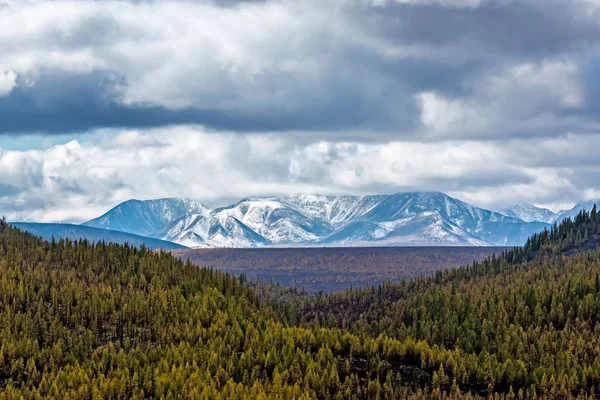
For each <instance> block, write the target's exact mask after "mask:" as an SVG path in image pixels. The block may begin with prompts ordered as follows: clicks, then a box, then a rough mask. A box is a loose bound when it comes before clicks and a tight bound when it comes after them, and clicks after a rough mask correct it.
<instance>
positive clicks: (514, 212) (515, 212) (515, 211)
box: [500, 204, 556, 223]
mask: <svg viewBox="0 0 600 400" xmlns="http://www.w3.org/2000/svg"><path fill="white" fill-rule="evenodd" d="M500 213H501V214H503V215H506V216H508V217H513V218H519V219H522V220H523V221H525V222H548V223H552V222H554V220H555V217H556V214H555V213H554V212H552V211H550V210H548V209H547V208H541V207H536V206H534V205H533V204H518V205H516V206H514V207H511V208H507V209H504V210H500Z"/></svg>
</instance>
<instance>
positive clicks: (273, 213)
mask: <svg viewBox="0 0 600 400" xmlns="http://www.w3.org/2000/svg"><path fill="white" fill-rule="evenodd" d="M512 212H513V213H514V214H511V215H509V214H508V212H505V213H500V212H494V211H489V210H485V209H482V208H478V207H474V206H472V205H469V204H467V203H465V202H463V201H460V200H457V199H455V198H452V197H450V196H447V195H445V194H443V193H439V192H411V193H396V194H390V195H371V196H319V195H296V196H284V197H266V198H245V199H243V200H241V201H239V202H238V203H235V204H232V205H230V206H227V207H221V208H216V209H210V208H208V207H206V206H204V205H202V204H201V203H200V202H197V201H192V200H182V199H160V200H148V201H139V200H130V201H126V202H124V203H122V204H119V205H118V206H116V207H115V208H113V209H112V210H110V211H108V212H107V213H106V214H104V215H102V216H100V217H98V218H96V219H93V220H91V221H88V222H85V223H84V224H83V225H85V226H90V227H95V228H101V229H118V230H122V231H125V232H128V233H134V234H138V235H145V236H148V237H151V238H156V239H161V240H165V241H170V242H174V243H178V244H180V245H183V246H187V247H193V248H199V247H264V246H279V247H284V246H305V247H310V246H431V245H438V246H492V245H493V246H513V245H519V244H522V243H523V242H524V241H525V240H526V238H527V237H529V236H530V235H531V234H532V233H535V232H539V231H541V230H543V229H544V228H545V227H548V226H549V225H548V224H549V221H548V219H549V217H548V218H544V220H542V221H540V220H537V219H531V218H528V219H529V220H526V219H525V217H526V216H524V215H521V216H519V214H516V212H517V209H515V210H513V211H512Z"/></svg>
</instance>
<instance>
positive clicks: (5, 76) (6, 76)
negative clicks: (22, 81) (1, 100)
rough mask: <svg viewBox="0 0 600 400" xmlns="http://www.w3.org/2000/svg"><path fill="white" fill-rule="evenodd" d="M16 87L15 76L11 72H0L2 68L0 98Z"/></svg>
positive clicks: (0, 73)
mask: <svg viewBox="0 0 600 400" xmlns="http://www.w3.org/2000/svg"><path fill="white" fill-rule="evenodd" d="M16 85H17V74H15V73H14V72H13V71H4V72H2V68H0V97H2V96H6V95H8V94H10V92H12V90H13V89H14V88H15V86H16Z"/></svg>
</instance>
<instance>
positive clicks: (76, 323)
mask: <svg viewBox="0 0 600 400" xmlns="http://www.w3.org/2000/svg"><path fill="white" fill-rule="evenodd" d="M598 234H600V218H599V216H598V214H597V213H596V209H595V208H594V209H593V210H592V211H591V212H590V213H586V212H581V213H579V214H578V215H577V217H576V218H575V220H574V221H571V220H567V221H564V222H563V223H561V224H560V225H556V226H554V227H553V228H552V229H550V230H548V231H545V232H543V233H541V234H539V235H535V236H533V237H532V238H530V240H528V241H527V244H526V245H525V246H523V247H519V248H515V249H513V250H507V251H504V252H503V253H502V254H501V255H498V256H494V257H491V258H488V259H486V260H484V261H483V262H479V263H473V264H472V265H471V266H469V267H468V268H462V269H456V270H451V271H444V272H438V273H437V274H436V275H435V276H434V277H429V278H419V279H415V280H411V281H408V282H402V283H397V284H384V285H381V286H379V287H374V288H367V289H360V290H356V289H354V290H348V291H346V292H343V293H338V294H330V295H319V296H316V297H311V296H307V295H306V294H302V293H297V292H295V291H294V290H288V289H285V288H281V287H269V286H261V287H258V288H257V289H253V288H251V287H249V286H248V285H247V284H246V283H245V278H244V277H243V276H242V277H240V278H234V277H231V276H230V275H228V274H224V273H221V272H215V271H212V270H210V269H205V268H197V267H195V266H193V265H192V264H190V263H187V264H186V263H183V262H181V261H179V260H177V259H175V258H173V257H172V256H171V255H169V254H167V253H164V252H152V251H148V250H140V249H137V248H133V247H129V246H120V245H112V244H111V245H107V244H103V243H101V244H98V245H91V244H90V243H88V242H79V243H72V242H70V241H61V242H55V243H48V242H43V241H41V240H39V239H38V238H35V237H33V236H31V235H28V234H24V233H23V232H21V231H19V230H17V229H14V228H12V227H10V226H9V225H7V224H6V223H5V222H3V221H2V222H0V294H1V295H0V338H1V343H2V345H1V346H0V388H2V392H1V393H0V398H11V399H12V398H21V397H22V398H25V399H33V398H44V397H48V398H50V397H53V398H72V399H85V398H93V399H96V398H97V399H121V398H123V399H124V398H135V399H142V398H157V399H158V398H165V399H167V398H215V399H218V398H224V399H232V398H272V399H281V398H290V399H291V398H307V399H308V398H316V399H328V398H335V399H355V398H360V399H362V398H364V399H400V398H402V399H441V398H477V397H479V396H485V397H487V396H488V395H490V394H492V393H496V397H495V398H506V399H509V398H515V396H518V397H519V398H524V397H527V398H533V397H535V398H543V399H554V398H573V397H576V396H578V395H581V396H589V395H592V396H595V395H597V394H598V393H596V392H595V389H594V388H598V387H600V334H599V332H600V330H599V329H600V326H599V325H598V323H599V322H600V306H599V304H600V251H599V250H598V249H594V250H592V251H585V250H586V249H585V247H586V244H589V243H591V242H590V240H596V239H595V238H597V235H598ZM569 254H572V255H569Z"/></svg>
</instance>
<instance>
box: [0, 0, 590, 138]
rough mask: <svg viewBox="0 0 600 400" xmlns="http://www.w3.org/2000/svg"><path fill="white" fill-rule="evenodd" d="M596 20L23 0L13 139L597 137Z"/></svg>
mask: <svg viewBox="0 0 600 400" xmlns="http://www.w3.org/2000/svg"><path fill="white" fill-rule="evenodd" d="M599 16H600V5H598V3H597V2H594V1H591V0H569V1H558V0H549V1H548V0H543V1H542V0H526V1H511V0H497V1H492V0H478V1H432V0H430V1H426V0H423V1H418V0H412V1H406V0H402V1H400V0H389V1H382V0H355V1H350V0H324V1H316V0H305V1H302V2H297V1H292V0H265V1H233V0H230V1H135V2H134V1H81V2H72V1H61V0H58V1H40V0H38V1H34V0H25V1H18V2H17V1H10V2H7V3H6V5H5V6H4V7H3V8H2V9H0V53H1V54H3V57H2V59H1V60H0V96H2V97H1V98H0V116H1V117H0V118H1V120H0V122H1V124H0V130H1V131H2V132H5V133H7V132H11V133H19V132H48V133H53V132H68V131H81V130H89V129H96V128H106V127H136V128H137V127H157V126H165V125H177V124H190V123H193V124H200V125H203V126H206V127H208V128H210V129H213V130H217V131H218V130H228V131H239V132H267V131H269V132H271V131H282V132H286V131H306V132H312V135H313V136H314V135H315V132H318V136H320V137H324V135H325V136H326V135H331V136H332V137H336V138H340V137H344V135H346V136H345V137H347V138H352V139H357V135H356V132H357V131H362V132H364V131H366V130H368V131H371V132H374V133H375V132H376V133H377V134H376V135H374V136H373V137H370V138H367V137H365V135H363V136H362V140H379V141H386V140H389V139H390V138H393V139H398V138H410V139H411V140H437V139H438V138H440V137H441V138H445V139H448V138H469V139H473V138H477V137H478V136H482V137H483V139H486V138H490V137H491V138H498V137H505V136H528V135H535V136H557V135H561V134H564V133H565V132H568V131H576V132H587V131H590V129H593V130H595V129H596V127H597V125H598V123H600V121H598V113H597V112H596V110H597V106H600V103H599V101H598V100H599V92H600V89H599V86H598V83H597V80H595V79H593V77H594V76H595V72H596V70H597V65H598V63H597V58H598V50H597V48H598V42H599V40H600V26H599V24H600V23H599V21H600V18H598V17H599ZM358 139H361V136H360V135H359V136H358Z"/></svg>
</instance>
